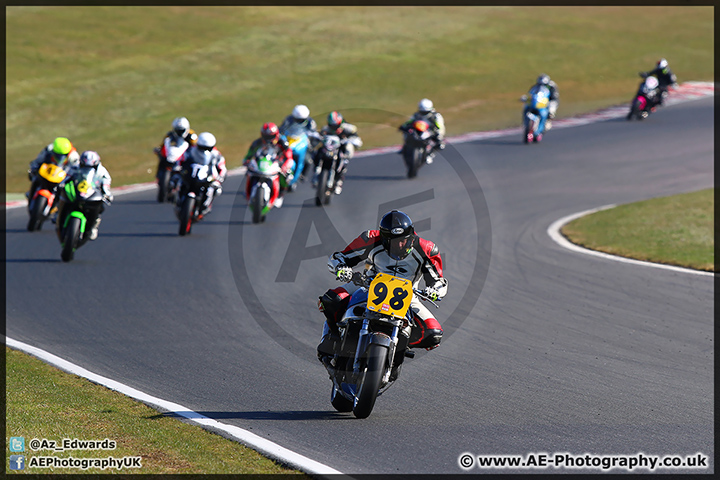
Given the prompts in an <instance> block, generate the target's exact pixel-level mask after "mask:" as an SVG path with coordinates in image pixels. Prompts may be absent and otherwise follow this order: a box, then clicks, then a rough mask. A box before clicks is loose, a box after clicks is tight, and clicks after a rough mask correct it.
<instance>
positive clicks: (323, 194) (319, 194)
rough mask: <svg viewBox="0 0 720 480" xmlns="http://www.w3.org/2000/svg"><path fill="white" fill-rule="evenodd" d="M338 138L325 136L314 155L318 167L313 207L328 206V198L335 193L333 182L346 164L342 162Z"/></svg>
mask: <svg viewBox="0 0 720 480" xmlns="http://www.w3.org/2000/svg"><path fill="white" fill-rule="evenodd" d="M340 147H341V142H340V137H338V136H337V135H325V136H324V137H323V139H322V141H321V143H320V148H319V149H318V150H317V152H316V153H315V164H316V165H318V166H319V167H320V172H319V173H318V174H317V175H318V176H317V189H316V192H315V205H317V206H320V205H328V204H329V203H330V197H331V196H332V195H333V193H335V182H336V180H337V179H338V178H340V174H341V173H342V170H343V169H344V168H345V166H346V164H345V162H344V161H343V158H342V155H341V153H340V150H341V148H340Z"/></svg>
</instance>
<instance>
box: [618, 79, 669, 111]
mask: <svg viewBox="0 0 720 480" xmlns="http://www.w3.org/2000/svg"><path fill="white" fill-rule="evenodd" d="M662 94H663V93H662V92H660V86H659V82H658V79H657V78H656V77H654V76H652V75H651V76H646V77H645V79H644V80H643V81H642V82H640V86H639V87H638V91H637V93H636V94H635V98H634V99H633V101H632V104H630V111H629V112H628V114H627V117H626V118H627V120H632V119H633V118H637V119H638V120H643V119H645V118H647V117H648V115H650V113H652V112H654V111H655V107H656V106H657V105H658V103H660V96H661V95H662Z"/></svg>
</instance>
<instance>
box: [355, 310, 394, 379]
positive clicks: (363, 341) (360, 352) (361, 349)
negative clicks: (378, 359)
mask: <svg viewBox="0 0 720 480" xmlns="http://www.w3.org/2000/svg"><path fill="white" fill-rule="evenodd" d="M369 326H370V321H369V320H368V319H367V318H365V319H363V324H362V327H361V328H360V333H359V335H358V343H357V349H356V350H355V362H354V363H353V373H354V374H355V375H359V374H360V369H361V360H362V358H363V357H364V356H365V352H366V351H367V349H368V347H369V346H370V344H372V343H377V344H379V345H383V346H385V347H387V348H388V363H389V365H388V367H389V368H388V369H387V372H385V376H384V378H383V383H387V380H388V378H387V377H388V376H389V375H390V370H391V368H392V363H393V359H394V358H395V349H396V348H397V344H398V334H399V332H400V329H399V327H397V326H393V328H392V333H391V334H390V336H388V335H387V334H385V333H381V332H371V331H370V328H369Z"/></svg>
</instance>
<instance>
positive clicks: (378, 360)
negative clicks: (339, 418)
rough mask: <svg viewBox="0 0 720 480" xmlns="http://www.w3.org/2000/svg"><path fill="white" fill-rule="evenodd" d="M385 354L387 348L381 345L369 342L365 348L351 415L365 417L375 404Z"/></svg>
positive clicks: (383, 368)
mask: <svg viewBox="0 0 720 480" xmlns="http://www.w3.org/2000/svg"><path fill="white" fill-rule="evenodd" d="M387 355H388V349H387V347H384V346H382V345H377V344H371V345H370V346H369V347H368V349H367V353H366V365H365V372H364V373H363V374H362V377H361V380H360V385H359V391H358V394H357V397H355V403H354V405H353V415H355V417H356V418H367V417H368V416H370V413H371V412H372V409H373V407H374V406H375V400H376V399H377V395H378V391H379V390H380V383H381V382H382V377H383V373H384V372H385V365H386V364H387Z"/></svg>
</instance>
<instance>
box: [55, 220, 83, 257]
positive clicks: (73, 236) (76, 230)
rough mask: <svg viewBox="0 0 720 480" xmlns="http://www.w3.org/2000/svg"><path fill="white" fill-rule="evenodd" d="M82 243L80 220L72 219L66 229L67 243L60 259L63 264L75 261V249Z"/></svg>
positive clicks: (64, 244)
mask: <svg viewBox="0 0 720 480" xmlns="http://www.w3.org/2000/svg"><path fill="white" fill-rule="evenodd" d="M79 241H80V219H79V218H77V217H70V220H69V221H68V225H67V228H66V229H65V242H64V243H63V248H62V252H61V253H60V258H62V261H63V262H69V261H70V260H72V259H73V257H74V254H75V249H76V246H77V244H78V242H79Z"/></svg>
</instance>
